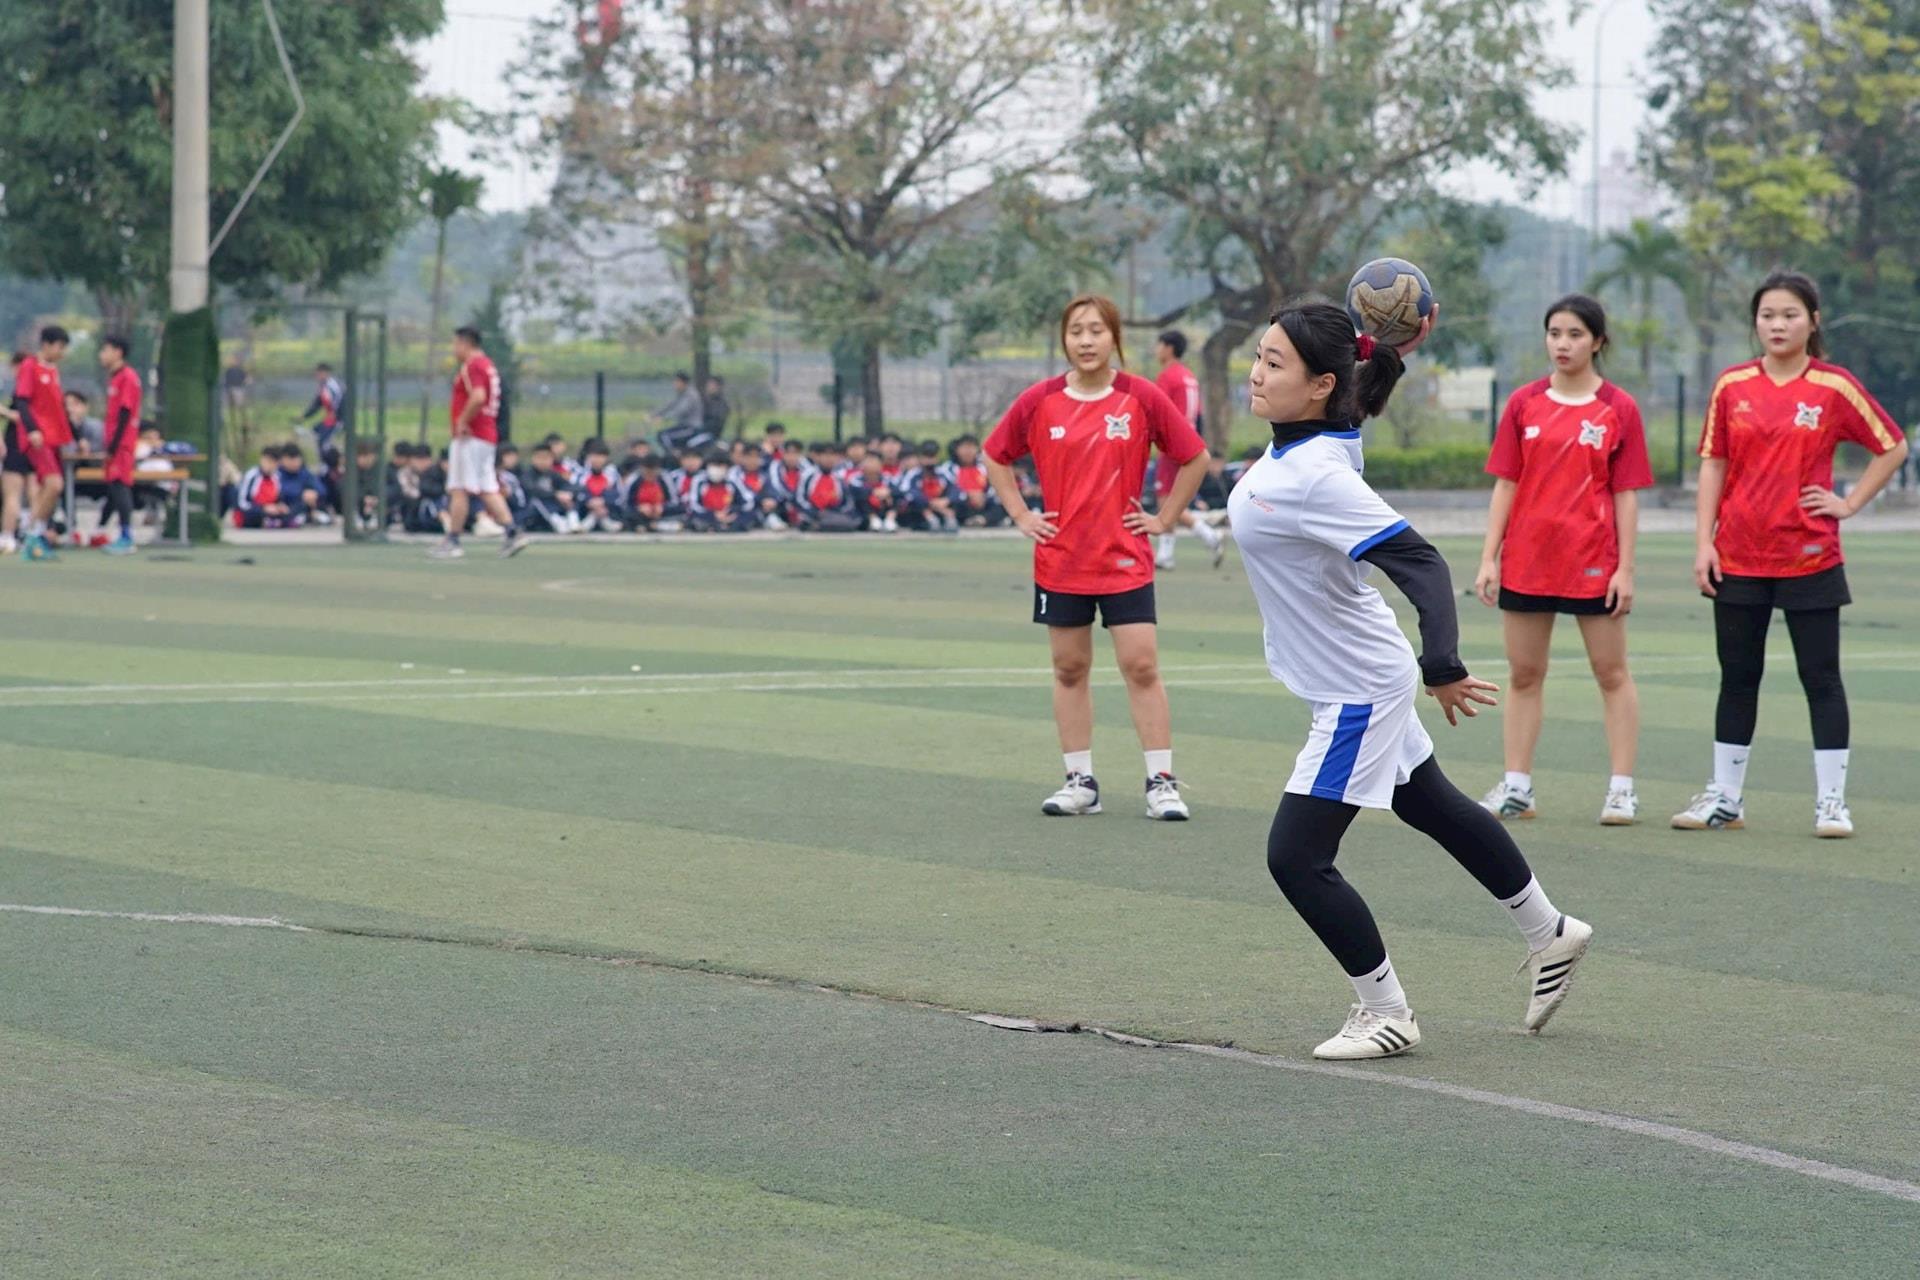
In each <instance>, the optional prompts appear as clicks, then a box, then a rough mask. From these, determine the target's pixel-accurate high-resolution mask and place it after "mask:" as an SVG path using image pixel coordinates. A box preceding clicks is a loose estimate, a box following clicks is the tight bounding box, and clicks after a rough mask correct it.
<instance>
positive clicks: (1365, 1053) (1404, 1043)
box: [1313, 1004, 1420, 1062]
mask: <svg viewBox="0 0 1920 1280" xmlns="http://www.w3.org/2000/svg"><path fill="white" fill-rule="evenodd" d="M1419 1043H1420V1024H1419V1023H1418V1022H1415V1021H1414V1018H1413V1014H1412V1013H1408V1014H1407V1016H1406V1017H1405V1018H1389V1017H1387V1016H1386V1015H1384V1014H1379V1013H1368V1012H1367V1009H1366V1006H1365V1005H1358V1004H1357V1005H1354V1006H1353V1008H1351V1009H1349V1010H1348V1011H1347V1025H1346V1026H1344V1027H1341V1028H1340V1033H1339V1034H1338V1035H1336V1036H1334V1037H1333V1038H1332V1039H1331V1040H1322V1041H1321V1042H1320V1043H1319V1044H1317V1045H1315V1046H1314V1049H1313V1056H1314V1057H1316V1058H1331V1059H1333V1060H1334V1061H1336V1062H1351V1061H1353V1060H1355V1059H1357V1058H1391V1057H1393V1056H1394V1055H1395V1054H1401V1053H1405V1052H1406V1051H1407V1050H1409V1049H1411V1048H1413V1046H1415V1045H1417V1044H1419Z"/></svg>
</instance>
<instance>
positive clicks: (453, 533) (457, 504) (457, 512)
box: [427, 489, 467, 560]
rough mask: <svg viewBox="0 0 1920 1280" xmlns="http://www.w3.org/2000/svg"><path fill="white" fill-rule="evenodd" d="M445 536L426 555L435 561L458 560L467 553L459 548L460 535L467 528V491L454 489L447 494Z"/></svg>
mask: <svg viewBox="0 0 1920 1280" xmlns="http://www.w3.org/2000/svg"><path fill="white" fill-rule="evenodd" d="M446 524H447V536H446V537H444V538H442V539H440V541H439V542H438V543H437V544H435V546H434V548H433V550H431V551H429V552H427V554H428V555H429V556H431V557H433V558H434V559H435V560H458V559H459V558H460V557H461V556H464V555H466V554H467V553H466V552H465V551H464V550H462V549H461V547H460V535H461V534H462V533H464V532H465V531H466V528H467V491H466V490H465V489H454V490H452V491H451V492H449V493H448V494H447V511H446Z"/></svg>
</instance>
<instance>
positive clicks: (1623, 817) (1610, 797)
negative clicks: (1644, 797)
mask: <svg viewBox="0 0 1920 1280" xmlns="http://www.w3.org/2000/svg"><path fill="white" fill-rule="evenodd" d="M1639 820H1640V798H1639V797H1638V796H1636V795H1634V794H1633V792H1631V791H1629V790H1625V789H1622V790H1619V791H1609V792H1607V801H1606V803H1605V804H1603V805H1601V806H1600V825H1601V826H1603V827H1630V826H1632V825H1633V824H1634V823H1636V822H1638V821H1639Z"/></svg>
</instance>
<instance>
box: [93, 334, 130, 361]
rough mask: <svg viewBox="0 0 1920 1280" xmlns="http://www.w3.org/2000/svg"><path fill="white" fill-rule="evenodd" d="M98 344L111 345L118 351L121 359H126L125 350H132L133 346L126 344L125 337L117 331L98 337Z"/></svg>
mask: <svg viewBox="0 0 1920 1280" xmlns="http://www.w3.org/2000/svg"><path fill="white" fill-rule="evenodd" d="M100 345H101V346H103V347H112V348H113V349H114V350H115V351H118V352H119V353H120V358H121V359H122V360H124V359H126V357H127V352H129V351H131V350H133V347H132V346H130V345H129V344H128V342H127V340H126V338H125V337H124V336H123V335H121V334H118V333H110V334H108V335H107V336H106V337H104V338H102V339H100Z"/></svg>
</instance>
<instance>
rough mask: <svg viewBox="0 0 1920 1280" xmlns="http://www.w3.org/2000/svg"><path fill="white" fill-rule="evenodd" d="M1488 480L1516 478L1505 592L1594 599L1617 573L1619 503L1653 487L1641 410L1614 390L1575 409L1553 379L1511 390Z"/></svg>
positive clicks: (1504, 561)
mask: <svg viewBox="0 0 1920 1280" xmlns="http://www.w3.org/2000/svg"><path fill="white" fill-rule="evenodd" d="M1487 472H1488V474H1490V475H1496V476H1500V477H1501V478H1503V479H1506V480H1512V481H1513V482H1514V483H1515V485H1516V486H1517V488H1516V489H1515V492H1514V495H1513V512H1512V514H1511V515H1510V516H1509V517H1508V519H1507V534H1506V540H1505V541H1504V542H1502V543H1501V546H1500V585H1501V586H1503V587H1505V588H1506V589H1507V590H1509V591H1513V592H1517V593H1519V594H1520V595H1527V596H1558V597H1561V598H1564V599H1568V600H1591V599H1597V598H1600V597H1603V596H1605V595H1606V594H1607V582H1608V580H1609V579H1611V578H1612V577H1613V575H1614V571H1615V570H1617V569H1618V568H1619V567H1620V534H1619V530H1618V529H1617V528H1615V526H1614V515H1613V495H1614V494H1616V493H1621V492H1623V491H1625V490H1628V489H1644V488H1646V487H1647V486H1648V485H1650V484H1652V483H1653V468H1652V466H1651V465H1650V464H1649V463H1648V461H1647V433H1646V429H1645V428H1644V427H1643V426H1642V425H1641V423H1640V406H1639V405H1637V404H1635V403H1634V402H1633V397H1632V396H1630V395H1628V394H1627V393H1626V392H1624V391H1622V390H1621V389H1620V388H1618V387H1616V386H1614V385H1613V384H1612V383H1610V382H1603V383H1601V384H1600V389H1599V390H1598V391H1597V392H1595V393H1594V396H1593V398H1592V399H1591V400H1586V401H1583V402H1580V403H1568V402H1567V401H1566V400H1564V399H1563V398H1561V397H1560V395H1559V394H1558V393H1557V392H1555V391H1553V390H1552V384H1551V383H1550V382H1549V381H1548V379H1546V378H1542V379H1540V381H1538V382H1535V383H1531V384H1530V385H1528V386H1524V387H1522V388H1520V389H1519V390H1518V391H1516V392H1514V393H1513V395H1512V397H1511V398H1510V399H1508V401H1507V409H1506V412H1505V413H1503V414H1501V415H1500V425H1499V427H1498V428H1496V429H1495V431H1494V436H1493V452H1492V454H1491V455H1489V457H1488V458H1487Z"/></svg>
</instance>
